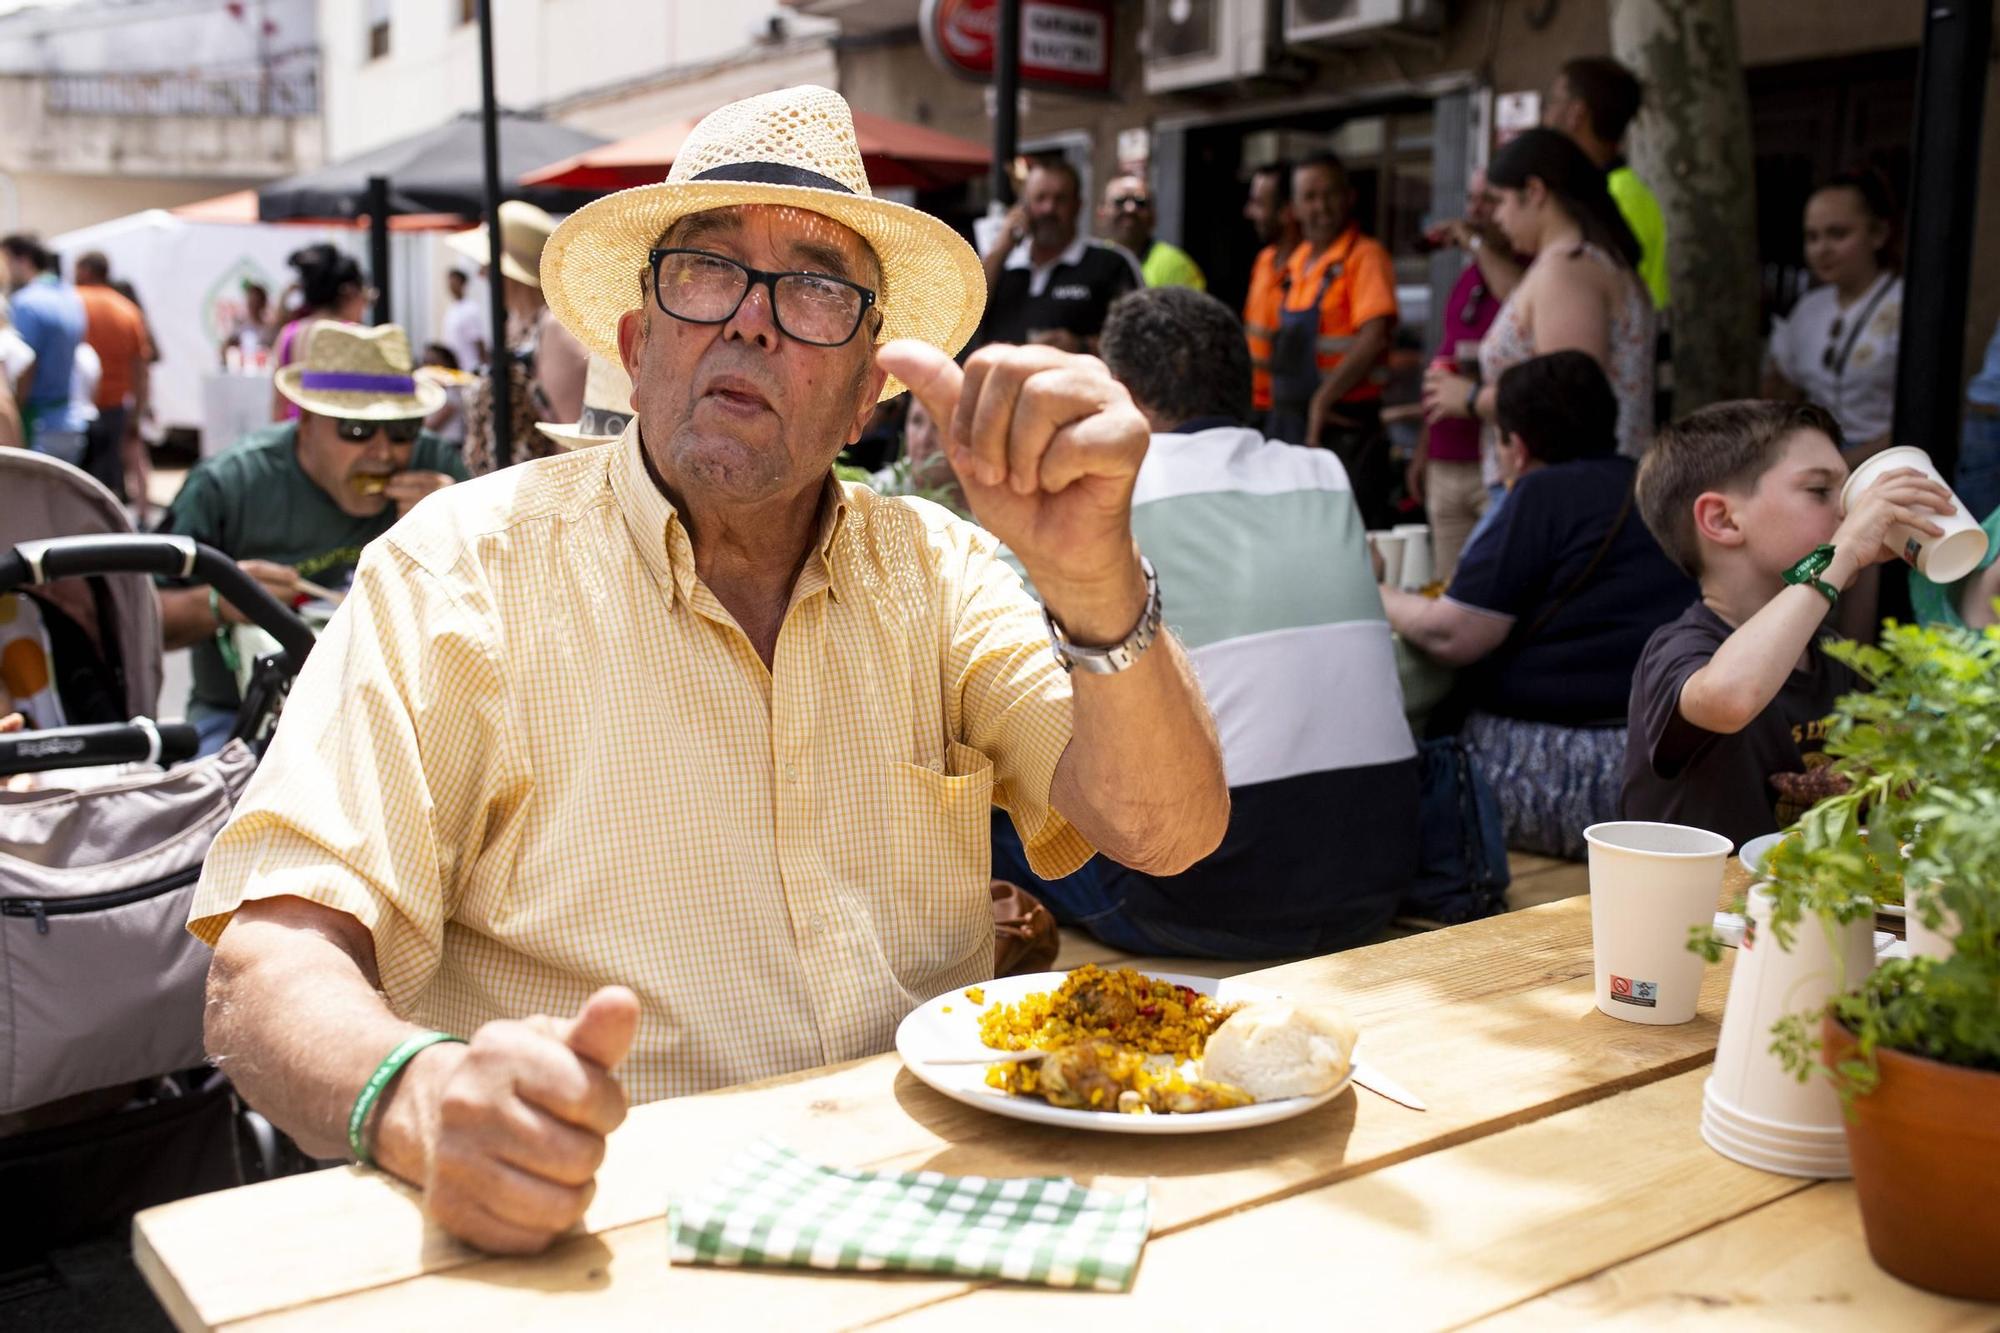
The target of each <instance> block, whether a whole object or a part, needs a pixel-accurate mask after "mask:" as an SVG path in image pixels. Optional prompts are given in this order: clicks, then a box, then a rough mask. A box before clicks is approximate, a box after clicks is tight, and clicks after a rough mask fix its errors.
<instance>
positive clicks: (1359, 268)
mask: <svg viewBox="0 0 2000 1333" xmlns="http://www.w3.org/2000/svg"><path fill="white" fill-rule="evenodd" d="M1347 272H1348V275H1349V286H1348V298H1347V301H1348V313H1349V314H1350V315H1351V316H1352V318H1353V320H1354V327H1355V328H1357V329H1358V328H1360V327H1361V326H1362V325H1363V324H1366V323H1367V322H1368V321H1369V320H1371V319H1380V318H1382V317H1383V316H1385V315H1386V316H1387V317H1388V318H1389V320H1390V321H1391V322H1394V320H1395V318H1396V314H1397V307H1396V266H1395V263H1394V261H1393V260H1391V259H1390V258H1389V252H1388V251H1387V250H1385V249H1384V248H1383V247H1382V246H1381V245H1380V244H1379V243H1378V242H1375V241H1364V242H1363V243H1361V244H1359V245H1356V246H1355V248H1354V256H1353V258H1352V259H1350V260H1349V261H1348V266H1347Z"/></svg>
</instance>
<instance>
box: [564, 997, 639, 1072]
mask: <svg viewBox="0 0 2000 1333" xmlns="http://www.w3.org/2000/svg"><path fill="white" fill-rule="evenodd" d="M638 1030H639V997H638V996H636V995H634V994H633V993H632V992H631V991H629V990H627V989H626V988H625V987H623V986H605V987H603V988H602V989H600V990H599V991H598V992H597V993H596V994H594V995H592V996H591V997H590V998H589V999H588V1000H585V1001H584V1002H583V1008H582V1009H581V1010H580V1011H579V1012H578V1013H577V1016H576V1017H575V1018H573V1019H571V1020H570V1022H569V1027H568V1029H567V1030H566V1031H565V1032H564V1033H563V1036H562V1039H563V1044H564V1045H565V1046H567V1047H569V1048H570V1049H571V1050H572V1051H575V1052H576V1053H577V1054H578V1055H580V1056H582V1057H583V1058H584V1059H586V1060H589V1061H591V1062H592V1063H594V1064H597V1065H601V1066H603V1067H604V1068H605V1069H615V1068H617V1067H618V1062H619V1061H621V1060H623V1059H624V1058H625V1052H627V1051H629V1050H630V1049H632V1037H633V1034H635V1033H636V1032H638Z"/></svg>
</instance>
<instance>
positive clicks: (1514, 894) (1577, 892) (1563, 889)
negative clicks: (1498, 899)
mask: <svg viewBox="0 0 2000 1333" xmlns="http://www.w3.org/2000/svg"><path fill="white" fill-rule="evenodd" d="M1589 892H1590V867H1589V866H1584V865H1578V864H1577V863H1576V862H1574V861H1559V862H1557V863H1556V865H1555V866H1554V867H1552V868H1550V869H1548V870H1544V871H1541V872H1540V873H1538V874H1534V875H1525V876H1522V877H1521V878H1519V879H1516V880H1515V881H1514V882H1513V883H1512V884H1509V885H1508V886H1507V909H1508V910H1509V911H1512V912H1519V911H1523V910H1525V909H1527V908H1530V907H1540V906H1542V905H1543V904H1544V903H1553V902H1560V901H1561V900H1562V899H1564V898H1577V897H1581V896H1583V895H1584V894H1587V893H1589Z"/></svg>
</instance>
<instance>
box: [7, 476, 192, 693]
mask: <svg viewBox="0 0 2000 1333" xmlns="http://www.w3.org/2000/svg"><path fill="white" fill-rule="evenodd" d="M0 495H4V496H6V497H7V502H6V504H4V505H0V551H3V550H6V549H7V548H9V547H12V546H15V545H17V544H18V543H20V542H31V541H41V540H44V539H46V538H50V537H86V536H100V535H104V534H109V533H128V532H131V531H132V521H131V519H129V518H127V517H126V515H125V509H124V506H122V505H120V504H119V503H118V500H117V498H116V497H114V496H113V495H112V494H111V492H110V491H107V490H106V489H104V487H103V486H102V485H100V484H99V483H98V481H97V480H96V479H95V478H94V477H92V476H90V474H88V473H87V472H84V471H83V470H82V469H80V468H75V467H71V466H70V465H69V464H68V463H65V462H63V461H61V460H60V459H56V458H51V457H49V456H48V455H47V454H38V453H33V452H31V451H29V450H26V449H0ZM103 583H104V586H105V587H106V589H107V590H108V591H109V593H110V596H111V606H110V608H109V611H110V614H109V615H106V616H102V617H101V618H100V623H102V624H104V625H105V626H107V627H108V629H109V632H110V634H111V636H112V640H113V641H112V642H110V643H106V644H105V645H104V654H105V657H106V658H107V659H109V660H115V661H116V662H118V663H119V664H120V668H121V670H122V672H123V675H124V681H125V712H126V716H127V717H152V716H153V714H154V711H155V710H156V709H157V708H158V707H159V701H160V675H161V665H160V659H161V643H160V603H159V599H158V597H157V596H156V595H155V594H154V592H153V583H152V580H151V579H149V578H147V577H146V576H145V575H143V574H112V575H107V576H105V578H104V579H103Z"/></svg>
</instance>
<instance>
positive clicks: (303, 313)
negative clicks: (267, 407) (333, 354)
mask: <svg viewBox="0 0 2000 1333" xmlns="http://www.w3.org/2000/svg"><path fill="white" fill-rule="evenodd" d="M285 262H286V263H287V264H290V265H291V266H292V268H293V270H294V271H295V272H296V273H297V274H298V275H299V280H298V282H297V283H296V284H294V286H295V287H296V289H297V290H298V293H299V313H298V314H297V315H296V316H295V317H294V318H293V319H292V320H291V321H290V322H288V323H287V324H286V325H285V326H284V327H283V328H282V329H280V330H279V331H278V349H277V352H278V354H277V360H276V363H275V364H274V365H273V367H272V369H274V370H282V369H283V368H284V367H286V366H288V365H290V364H291V363H292V362H294V361H296V360H298V358H299V356H300V354H301V353H302V352H304V350H305V345H306V340H307V339H309V338H310V337H311V336H312V331H313V326H314V325H316V324H318V323H319V322H320V321H321V320H323V319H337V320H340V321H342V322H343V323H347V324H360V323H362V322H364V321H365V320H366V319H367V318H368V306H369V304H370V303H371V302H373V301H374V299H375V292H374V289H373V288H371V287H370V286H369V285H368V279H367V278H366V277H365V276H363V274H362V272H361V265H359V264H357V263H355V262H354V257H353V256H352V255H348V254H345V253H343V252H341V251H340V250H337V249H335V248H334V247H333V246H331V245H328V244H327V243H326V242H324V241H322V242H321V243H320V244H318V245H308V246H306V247H305V248H304V249H303V250H294V251H292V253H291V254H290V255H289V256H287V257H286V259H285ZM298 415H299V407H298V404H297V403H294V402H292V401H291V400H289V399H288V398H286V397H285V396H284V395H283V394H281V393H279V392H278V391H277V390H276V389H273V390H272V391H271V420H273V421H290V420H293V419H295V418H297V416H298Z"/></svg>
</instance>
